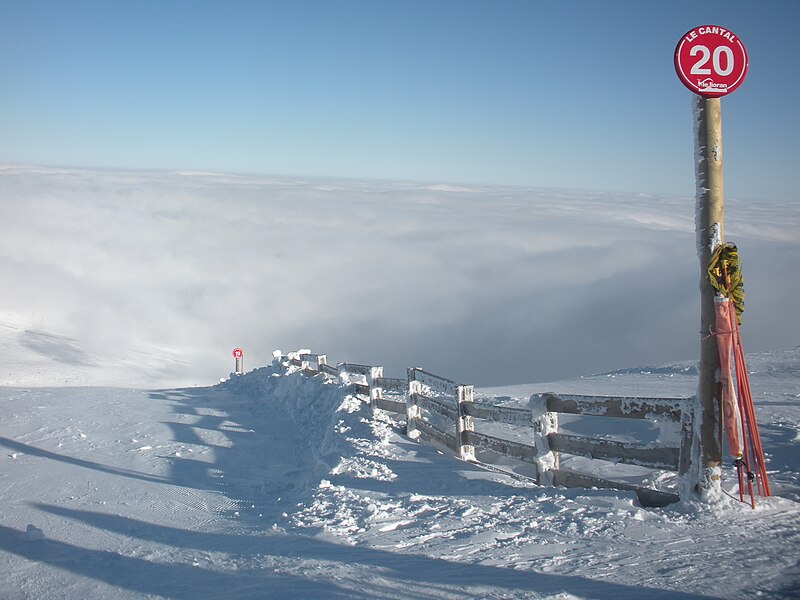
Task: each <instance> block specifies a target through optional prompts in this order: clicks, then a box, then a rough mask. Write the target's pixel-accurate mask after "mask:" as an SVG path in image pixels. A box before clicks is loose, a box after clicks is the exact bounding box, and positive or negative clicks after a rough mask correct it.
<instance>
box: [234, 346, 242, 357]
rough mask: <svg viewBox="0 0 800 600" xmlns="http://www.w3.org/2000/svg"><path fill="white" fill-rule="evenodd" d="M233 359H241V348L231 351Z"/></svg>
mask: <svg viewBox="0 0 800 600" xmlns="http://www.w3.org/2000/svg"><path fill="white" fill-rule="evenodd" d="M233 358H242V349H241V348H234V349H233Z"/></svg>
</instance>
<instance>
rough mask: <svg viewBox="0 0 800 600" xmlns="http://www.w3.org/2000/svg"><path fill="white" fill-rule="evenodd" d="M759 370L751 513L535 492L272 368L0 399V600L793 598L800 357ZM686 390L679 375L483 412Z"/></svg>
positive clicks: (338, 391) (683, 369) (623, 377)
mask: <svg viewBox="0 0 800 600" xmlns="http://www.w3.org/2000/svg"><path fill="white" fill-rule="evenodd" d="M750 368H751V371H752V375H751V383H752V385H753V389H754V396H755V398H756V402H757V412H758V417H759V419H760V426H761V432H762V437H763V439H764V446H765V450H766V452H767V454H768V460H769V463H768V464H769V468H770V477H771V478H772V485H773V491H774V492H775V496H773V497H772V498H769V499H758V503H757V507H756V510H751V509H750V508H749V506H747V505H742V504H739V503H738V502H737V501H734V500H728V499H727V497H726V498H725V501H722V502H719V503H716V504H710V505H709V504H699V503H693V502H683V503H680V504H676V505H671V506H669V507H667V508H661V509H651V508H643V507H642V506H640V505H639V503H638V502H637V500H636V497H635V495H634V494H633V493H628V492H617V491H608V490H586V489H564V488H549V487H537V486H535V485H533V484H532V483H531V482H530V481H528V480H526V479H525V478H524V477H520V476H516V474H515V473H514V472H513V470H510V471H509V472H507V473H506V472H502V471H501V470H499V469H496V468H494V469H487V468H483V467H481V466H480V465H476V464H472V463H467V462H462V461H459V460H457V459H455V458H454V457H453V456H451V455H449V454H448V453H445V452H442V451H440V450H438V449H436V448H434V447H431V446H427V445H420V444H417V443H415V442H413V441H411V440H409V439H408V438H406V437H405V436H404V435H403V434H402V425H403V423H402V422H401V421H400V420H399V419H400V416H399V415H390V414H388V413H385V412H382V411H373V410H372V409H371V408H370V407H369V404H368V403H365V402H364V401H362V400H361V399H360V398H359V397H357V396H356V395H355V393H354V388H353V386H352V385H342V384H339V383H337V382H334V381H332V380H330V379H326V378H325V377H324V376H322V375H317V376H313V377H312V376H309V375H307V374H304V373H302V372H301V371H300V370H299V369H297V368H296V367H292V366H291V365H289V364H288V363H281V362H280V361H279V360H276V361H275V362H274V363H273V364H272V365H270V366H267V367H262V368H259V369H255V370H253V371H251V372H249V373H246V374H244V375H241V376H232V377H231V378H230V379H228V380H225V381H223V382H221V383H220V384H219V385H215V386H212V387H195V388H183V389H161V390H140V389H120V388H113V387H108V388H103V387H75V386H73V387H60V388H59V387H29V386H24V387H4V388H0V406H2V412H3V418H2V422H1V423H0V446H2V449H3V452H2V456H0V464H2V468H1V469H0V507H2V508H0V515H2V520H1V521H0V570H2V573H3V577H2V578H1V579H0V597H1V598H5V599H10V600H17V599H20V600H21V599H29V598H30V599H34V598H35V599H47V598H52V599H56V598H58V599H64V598H66V599H73V598H74V599H77V598H108V599H123V598H178V599H187V600H188V599H196V598H465V597H466V598H534V599H537V598H552V599H556V598H558V599H563V600H566V599H583V598H586V599H588V598H609V599H611V598H614V599H617V598H631V599H634V598H635V599H640V598H665V599H667V598H669V599H670V600H672V599H679V600H680V599H683V598H687V599H688V598H728V599H730V598H742V599H744V598H748V599H749V598H756V597H758V598H792V597H798V595H799V594H800V591H798V590H799V589H800V588H799V586H800V569H799V568H798V559H799V558H800V504H798V501H799V500H800V454H798V445H799V444H800V430H799V427H800V398H799V397H798V396H800V350H798V349H793V350H787V351H782V352H773V353H766V354H759V355H754V356H751V357H750ZM695 380H696V375H695V374H694V373H693V369H692V366H691V365H690V364H689V363H687V364H684V365H668V366H662V367H648V368H644V369H630V370H626V371H619V372H615V373H607V374H602V375H596V376H592V377H586V378H582V379H577V380H573V381H565V382H560V383H555V384H537V385H535V386H518V387H515V388H501V389H494V390H479V393H480V394H481V395H482V396H483V397H484V399H486V398H487V397H489V398H491V397H496V399H495V401H497V402H525V401H526V399H527V396H528V395H529V394H530V393H533V392H535V391H539V392H541V391H545V390H550V391H560V392H565V393H566V392H570V393H589V392H591V393H595V394H602V393H606V394H632V393H633V394H637V393H638V394H640V395H644V394H652V395H663V396H678V397H679V396H683V395H687V394H691V393H692V392H693V388H694V386H695V383H694V382H695ZM725 473H726V480H725V483H724V485H725V487H726V489H727V490H729V491H732V492H734V495H735V490H734V489H733V488H734V484H735V482H734V477H733V473H732V471H731V469H730V468H728V469H726V471H725Z"/></svg>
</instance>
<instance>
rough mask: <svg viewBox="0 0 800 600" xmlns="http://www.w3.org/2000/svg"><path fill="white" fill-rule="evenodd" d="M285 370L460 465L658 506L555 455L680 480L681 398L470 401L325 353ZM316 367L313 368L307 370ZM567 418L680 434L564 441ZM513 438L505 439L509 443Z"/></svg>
mask: <svg viewBox="0 0 800 600" xmlns="http://www.w3.org/2000/svg"><path fill="white" fill-rule="evenodd" d="M288 358H289V360H290V361H291V362H292V364H295V365H297V366H301V367H302V368H303V369H304V370H306V371H308V372H311V373H313V372H320V373H324V374H325V375H327V376H330V377H335V378H337V379H338V380H340V381H341V382H343V383H349V384H352V385H353V386H354V387H355V391H356V393H358V394H361V395H364V396H367V397H368V398H369V401H370V404H371V406H372V407H373V408H377V409H382V410H386V411H390V412H393V413H397V414H404V415H405V416H406V423H407V434H408V435H409V437H411V438H413V439H420V440H422V441H428V442H434V443H436V444H439V445H441V446H444V447H446V448H449V449H450V450H452V451H453V452H454V453H455V454H456V455H458V456H459V457H461V458H462V459H464V460H472V461H475V460H476V454H475V453H476V451H490V452H493V453H496V454H500V455H503V456H507V457H510V458H514V459H516V460H519V461H523V462H527V463H530V464H532V465H533V466H534V467H535V480H536V481H537V482H538V483H541V484H550V485H563V486H565V487H601V488H615V489H623V490H632V491H635V492H636V494H637V495H638V496H639V498H640V500H641V501H642V502H643V503H646V504H650V505H664V504H667V503H670V502H676V501H678V500H679V498H678V496H677V495H676V494H671V493H667V492H661V491H658V490H653V489H650V488H644V487H641V486H637V485H634V484H628V483H625V482H620V481H612V480H610V479H605V478H602V477H598V476H596V475H594V474H592V473H581V472H577V471H574V470H562V469H560V468H559V463H560V460H559V455H560V454H562V453H563V454H570V455H577V456H583V457H587V458H590V459H600V460H605V461H612V462H615V463H623V464H633V465H639V466H644V467H649V468H655V469H664V470H672V471H675V472H677V474H678V475H685V474H686V473H687V472H688V470H689V466H690V464H691V456H692V452H693V446H692V444H693V441H694V437H695V436H694V419H695V413H694V402H693V399H684V398H640V397H618V396H579V395H566V394H553V393H545V394H534V395H533V396H531V398H530V402H529V404H528V406H526V407H510V406H498V405H496V404H490V403H487V402H476V401H475V394H474V388H473V386H471V385H463V384H459V383H456V382H455V381H452V380H450V379H446V378H444V377H441V376H439V375H434V374H433V373H429V372H427V371H424V370H423V369H420V368H417V367H412V368H410V369H408V371H407V378H406V379H396V378H389V377H384V376H383V367H376V366H370V365H360V364H355V363H339V364H338V365H337V366H336V367H335V368H334V367H331V366H330V365H328V364H327V360H326V357H325V355H324V354H311V353H310V352H303V353H302V354H301V353H290V355H289V357H288ZM314 367H316V369H315V368H314ZM559 414H571V415H583V416H592V417H610V418H618V419H644V420H649V421H654V420H655V421H662V422H668V423H670V424H671V426H672V427H673V428H676V429H678V430H679V431H680V434H679V436H678V437H679V440H678V442H677V445H669V444H665V443H651V444H638V443H634V442H628V441H626V442H622V441H615V440H609V439H607V438H600V437H590V436H579V435H571V434H567V433H563V432H560V431H559V429H558V415H559ZM512 437H513V438H516V439H509V438H512Z"/></svg>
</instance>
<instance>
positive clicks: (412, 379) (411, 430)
mask: <svg viewBox="0 0 800 600" xmlns="http://www.w3.org/2000/svg"><path fill="white" fill-rule="evenodd" d="M407 373H408V391H407V392H406V435H407V436H408V437H410V438H411V439H412V440H415V439H417V438H418V437H419V431H418V430H417V427H416V419H419V418H420V416H421V412H420V408H419V406H417V400H416V395H417V394H419V393H420V391H421V390H420V384H419V382H418V381H417V377H416V367H409V368H408V371H407Z"/></svg>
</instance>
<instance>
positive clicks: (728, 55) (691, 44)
mask: <svg viewBox="0 0 800 600" xmlns="http://www.w3.org/2000/svg"><path fill="white" fill-rule="evenodd" d="M747 66H748V65H747V51H745V49H744V44H742V41H741V40H740V39H739V37H738V36H737V35H735V34H734V33H733V32H732V31H731V30H730V29H725V28H724V27H719V26H717V25H702V26H701V27H695V28H694V29H691V30H689V31H687V32H686V34H685V35H684V36H683V37H682V38H681V41H679V42H678V45H677V46H676V48H675V71H676V72H677V73H678V78H679V79H680V80H681V81H682V82H683V84H684V85H685V86H686V87H687V88H689V89H690V90H691V91H692V92H694V93H695V94H699V95H700V96H703V97H705V98H718V97H720V96H725V95H726V94H730V93H731V92H732V91H733V90H735V89H736V88H737V87H739V85H741V83H742V81H744V78H745V75H747Z"/></svg>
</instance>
